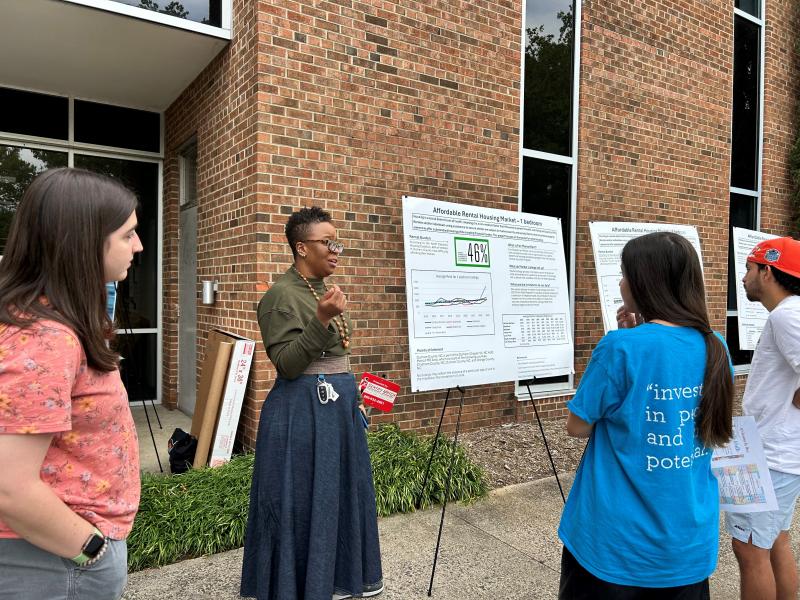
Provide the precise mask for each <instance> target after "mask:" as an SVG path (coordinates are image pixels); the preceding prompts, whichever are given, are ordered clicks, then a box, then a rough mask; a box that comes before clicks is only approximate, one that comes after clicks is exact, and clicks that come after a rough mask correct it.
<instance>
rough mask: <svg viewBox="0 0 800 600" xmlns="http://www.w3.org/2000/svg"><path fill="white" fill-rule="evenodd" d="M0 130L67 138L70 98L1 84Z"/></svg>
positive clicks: (59, 138) (61, 138)
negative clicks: (3, 86)
mask: <svg viewBox="0 0 800 600" xmlns="http://www.w3.org/2000/svg"><path fill="white" fill-rule="evenodd" d="M0 131H4V132H8V133H16V134H21V135H32V136H35V137H45V138H54V139H57V140H66V139H67V135H68V133H69V99H67V98H61V97H59V96H49V95H47V94H38V93H36V92H26V91H24V90H14V89H11V88H0Z"/></svg>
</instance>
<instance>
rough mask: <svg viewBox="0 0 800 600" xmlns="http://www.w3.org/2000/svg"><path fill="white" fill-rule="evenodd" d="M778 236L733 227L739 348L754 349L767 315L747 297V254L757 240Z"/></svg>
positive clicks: (759, 304)
mask: <svg viewBox="0 0 800 600" xmlns="http://www.w3.org/2000/svg"><path fill="white" fill-rule="evenodd" d="M776 237H778V236H777V235H772V234H770V233H762V232H761V231H752V230H750V229H741V228H740V227H734V228H733V256H734V274H735V276H736V311H737V316H738V321H739V349H740V350H755V349H756V344H757V343H758V338H759V337H761V331H762V330H763V329H764V325H765V324H766V322H767V317H769V311H767V309H766V308H764V305H763V304H761V302H752V301H750V300H748V299H747V293H746V292H745V291H744V285H742V279H743V278H744V274H745V270H746V268H747V255H748V254H750V251H751V250H752V249H753V248H754V247H755V245H756V244H758V243H759V242H763V241H764V240H771V239H774V238H776Z"/></svg>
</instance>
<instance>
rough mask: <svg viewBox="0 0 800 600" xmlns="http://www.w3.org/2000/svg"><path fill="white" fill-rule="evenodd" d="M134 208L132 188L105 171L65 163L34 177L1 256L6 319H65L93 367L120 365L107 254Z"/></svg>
mask: <svg viewBox="0 0 800 600" xmlns="http://www.w3.org/2000/svg"><path fill="white" fill-rule="evenodd" d="M134 210H136V196H134V194H133V192H131V191H130V190H128V189H127V188H125V187H124V186H123V185H122V184H120V183H118V182H117V181H115V180H113V179H111V178H109V177H106V176H104V175H99V174H97V173H92V172H90V171H84V170H82V169H70V168H63V169H51V170H48V171H45V172H43V173H42V174H41V175H39V176H38V177H37V178H36V179H34V181H33V182H32V183H31V185H30V186H29V187H28V189H27V190H26V191H25V194H24V195H23V197H22V200H21V202H20V204H19V207H18V208H17V212H16V214H15V215H14V219H13V221H12V223H11V229H10V232H9V235H8V241H7V243H6V249H5V255H4V256H3V259H2V260H0V323H6V324H10V325H16V326H18V327H27V326H29V325H30V324H32V323H33V322H34V321H37V320H40V319H51V320H53V321H58V322H60V323H63V324H64V325H66V326H67V327H69V328H71V329H72V330H73V331H74V332H75V334H76V335H77V336H78V339H79V340H80V342H81V345H82V346H83V349H84V352H85V353H86V360H87V363H88V364H89V366H90V367H92V368H94V369H98V370H100V371H106V372H107V371H112V370H114V369H115V368H117V363H118V356H117V355H116V353H115V352H113V351H112V350H111V349H109V347H108V344H107V340H109V339H110V337H111V334H112V325H111V321H110V319H109V318H108V315H107V313H106V290H105V283H106V282H105V271H104V266H103V265H104V260H103V258H104V254H105V244H106V239H107V238H108V236H109V235H110V234H111V233H113V232H114V231H116V230H117V229H119V228H120V227H122V226H123V225H124V224H125V222H126V221H127V220H128V219H129V218H130V216H131V214H132V213H133V211H134ZM43 298H46V299H47V302H42V299H43Z"/></svg>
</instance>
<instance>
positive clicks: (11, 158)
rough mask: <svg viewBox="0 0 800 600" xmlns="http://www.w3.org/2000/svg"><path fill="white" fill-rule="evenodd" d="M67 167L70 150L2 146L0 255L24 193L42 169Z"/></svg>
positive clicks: (3, 250)
mask: <svg viewBox="0 0 800 600" xmlns="http://www.w3.org/2000/svg"><path fill="white" fill-rule="evenodd" d="M66 166H67V153H66V152H55V151H52V150H41V149H29V148H21V147H17V146H4V145H0V256H2V255H3V254H4V253H5V247H6V240H7V239H8V230H9V228H10V227H11V220H12V219H13V218H14V213H16V212H17V206H19V201H20V200H22V194H23V193H24V192H25V190H26V189H28V186H29V185H30V184H31V181H33V179H34V178H35V177H36V176H37V175H38V174H39V173H41V172H42V171H46V170H47V169H51V168H55V167H66Z"/></svg>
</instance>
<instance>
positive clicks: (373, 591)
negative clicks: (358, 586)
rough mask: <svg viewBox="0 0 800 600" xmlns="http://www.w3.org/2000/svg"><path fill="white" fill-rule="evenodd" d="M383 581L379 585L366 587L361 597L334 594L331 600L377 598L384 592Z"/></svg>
mask: <svg viewBox="0 0 800 600" xmlns="http://www.w3.org/2000/svg"><path fill="white" fill-rule="evenodd" d="M383 588H384V586H383V580H381V581H379V582H378V583H373V584H372V585H365V586H364V591H363V592H361V595H360V596H351V595H350V594H334V595H333V598H332V599H331V600H347V599H348V598H372V597H373V596H377V595H378V594H380V593H381V592H382V591H383Z"/></svg>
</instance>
